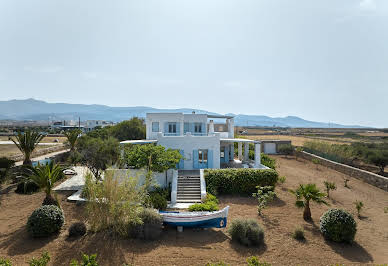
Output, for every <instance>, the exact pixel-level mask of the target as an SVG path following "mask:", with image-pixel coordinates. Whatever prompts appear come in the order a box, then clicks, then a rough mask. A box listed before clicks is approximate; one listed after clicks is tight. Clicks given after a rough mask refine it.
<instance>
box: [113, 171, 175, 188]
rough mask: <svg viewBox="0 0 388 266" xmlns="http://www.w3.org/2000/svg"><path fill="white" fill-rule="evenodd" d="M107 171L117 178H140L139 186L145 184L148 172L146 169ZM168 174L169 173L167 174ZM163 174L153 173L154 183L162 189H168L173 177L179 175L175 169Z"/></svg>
mask: <svg viewBox="0 0 388 266" xmlns="http://www.w3.org/2000/svg"><path fill="white" fill-rule="evenodd" d="M107 171H113V172H115V174H114V175H115V177H117V178H120V179H123V178H138V180H139V184H140V185H143V184H144V183H145V177H146V170H145V169H108V170H107ZM166 172H167V173H166ZM166 172H163V173H155V172H154V173H153V178H154V181H155V182H156V183H157V184H158V185H159V186H160V187H168V185H169V184H170V183H172V180H173V176H174V174H175V175H178V171H177V170H175V169H169V170H167V171H166Z"/></svg>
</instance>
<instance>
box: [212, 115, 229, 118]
mask: <svg viewBox="0 0 388 266" xmlns="http://www.w3.org/2000/svg"><path fill="white" fill-rule="evenodd" d="M207 117H208V118H233V117H234V116H230V115H207Z"/></svg>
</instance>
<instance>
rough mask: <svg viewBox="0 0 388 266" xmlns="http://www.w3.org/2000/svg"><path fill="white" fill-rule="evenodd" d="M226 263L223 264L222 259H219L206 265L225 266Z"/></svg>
mask: <svg viewBox="0 0 388 266" xmlns="http://www.w3.org/2000/svg"><path fill="white" fill-rule="evenodd" d="M227 265H228V264H225V263H224V262H223V261H219V262H215V263H213V262H208V263H206V266H227Z"/></svg>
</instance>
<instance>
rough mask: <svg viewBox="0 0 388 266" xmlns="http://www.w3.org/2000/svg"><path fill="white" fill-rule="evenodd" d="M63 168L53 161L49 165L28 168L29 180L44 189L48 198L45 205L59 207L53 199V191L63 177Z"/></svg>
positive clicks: (44, 202)
mask: <svg viewBox="0 0 388 266" xmlns="http://www.w3.org/2000/svg"><path fill="white" fill-rule="evenodd" d="M63 176H64V175H63V171H62V168H61V167H60V166H59V165H57V164H54V162H53V161H51V162H50V163H49V164H45V165H41V164H39V163H38V165H37V166H36V167H32V166H29V167H28V168H27V178H28V179H29V180H31V181H32V182H34V183H35V184H36V185H38V187H39V188H40V189H44V192H45V193H46V197H45V199H44V201H43V205H51V204H54V205H58V202H57V201H56V200H55V199H54V198H53V197H52V195H51V191H52V188H53V186H54V184H55V182H56V181H58V180H59V179H61V178H62V177H63Z"/></svg>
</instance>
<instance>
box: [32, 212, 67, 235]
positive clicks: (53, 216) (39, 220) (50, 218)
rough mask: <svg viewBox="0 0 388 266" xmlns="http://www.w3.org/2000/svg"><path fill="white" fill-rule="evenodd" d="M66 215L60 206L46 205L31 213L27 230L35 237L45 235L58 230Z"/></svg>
mask: <svg viewBox="0 0 388 266" xmlns="http://www.w3.org/2000/svg"><path fill="white" fill-rule="evenodd" d="M64 222H65V217H64V216H63V212H62V210H61V209H60V208H58V207H57V206H54V205H44V206H42V207H40V208H38V209H36V210H35V211H33V213H32V214H31V216H30V217H29V218H28V221H27V230H28V232H30V233H31V234H32V236H33V237H45V236H49V235H51V234H53V233H56V232H58V231H59V230H60V229H61V227H62V225H63V223H64Z"/></svg>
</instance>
